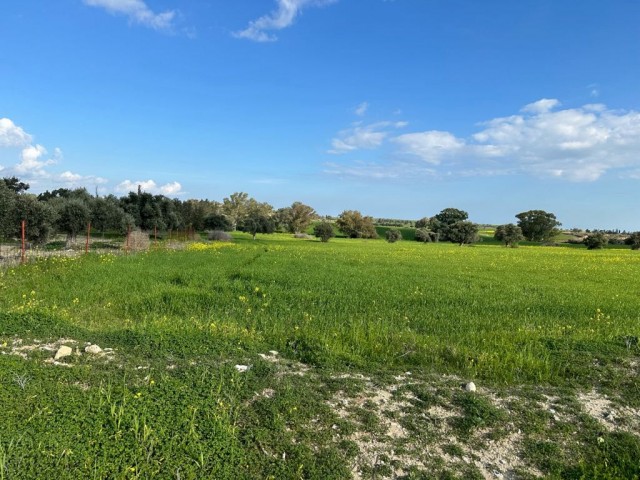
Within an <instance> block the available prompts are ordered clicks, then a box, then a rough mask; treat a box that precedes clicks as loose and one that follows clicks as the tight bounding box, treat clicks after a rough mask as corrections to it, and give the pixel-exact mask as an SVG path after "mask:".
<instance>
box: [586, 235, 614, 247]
mask: <svg viewBox="0 0 640 480" xmlns="http://www.w3.org/2000/svg"><path fill="white" fill-rule="evenodd" d="M582 242H583V243H584V244H585V245H586V246H587V249H589V250H597V249H600V248H604V246H605V245H606V244H607V243H609V239H608V238H607V236H606V235H605V234H604V233H602V232H594V233H591V234H589V235H587V236H586V237H585V239H584V240H583V241H582Z"/></svg>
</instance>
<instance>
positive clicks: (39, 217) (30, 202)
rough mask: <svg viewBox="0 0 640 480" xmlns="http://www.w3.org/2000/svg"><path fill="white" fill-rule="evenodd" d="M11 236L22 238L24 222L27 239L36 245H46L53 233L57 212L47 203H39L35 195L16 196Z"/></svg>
mask: <svg viewBox="0 0 640 480" xmlns="http://www.w3.org/2000/svg"><path fill="white" fill-rule="evenodd" d="M13 211H14V215H13V221H12V222H11V223H12V227H13V231H12V232H11V235H12V236H14V237H16V238H20V235H21V234H20V231H21V223H22V220H25V221H26V227H27V228H26V239H27V240H28V241H30V242H34V243H41V244H42V243H46V241H47V240H48V239H49V236H50V235H51V233H52V231H53V224H54V223H55V220H56V212H55V210H54V209H53V208H52V207H51V205H49V204H48V203H46V202H39V201H38V199H37V198H36V197H35V195H29V194H22V195H17V196H16V202H15V208H14V210H13Z"/></svg>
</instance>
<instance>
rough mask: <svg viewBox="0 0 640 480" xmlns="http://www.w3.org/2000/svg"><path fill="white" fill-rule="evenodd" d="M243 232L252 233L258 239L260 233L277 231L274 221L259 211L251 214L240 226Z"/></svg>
mask: <svg viewBox="0 0 640 480" xmlns="http://www.w3.org/2000/svg"><path fill="white" fill-rule="evenodd" d="M239 228H240V230H241V231H243V232H247V233H250V234H251V235H252V236H253V239H254V240H255V239H256V234H258V233H273V232H274V231H275V229H276V226H275V223H274V222H273V220H272V219H271V218H270V217H268V216H266V215H264V214H262V213H261V212H259V211H253V212H250V213H249V214H248V215H247V216H245V218H244V219H243V220H242V225H240V226H239Z"/></svg>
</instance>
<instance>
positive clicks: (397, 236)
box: [385, 229, 402, 243]
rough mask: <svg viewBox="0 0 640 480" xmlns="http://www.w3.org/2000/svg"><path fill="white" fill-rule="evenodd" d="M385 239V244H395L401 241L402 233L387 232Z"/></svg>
mask: <svg viewBox="0 0 640 480" xmlns="http://www.w3.org/2000/svg"><path fill="white" fill-rule="evenodd" d="M385 237H386V239H387V242H389V243H395V242H397V241H398V240H402V233H401V232H400V230H395V229H393V230H387V232H386V233H385Z"/></svg>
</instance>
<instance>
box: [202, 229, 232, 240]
mask: <svg viewBox="0 0 640 480" xmlns="http://www.w3.org/2000/svg"><path fill="white" fill-rule="evenodd" d="M207 238H208V239H209V240H212V241H214V242H230V241H232V240H233V237H232V236H231V234H229V233H227V232H223V231H222V230H212V231H210V232H207Z"/></svg>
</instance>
